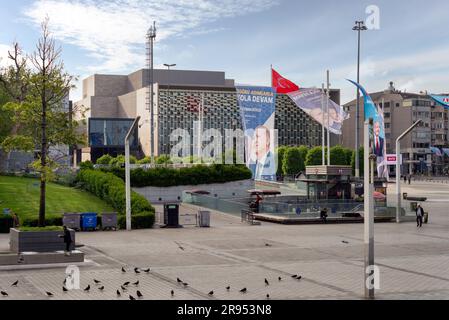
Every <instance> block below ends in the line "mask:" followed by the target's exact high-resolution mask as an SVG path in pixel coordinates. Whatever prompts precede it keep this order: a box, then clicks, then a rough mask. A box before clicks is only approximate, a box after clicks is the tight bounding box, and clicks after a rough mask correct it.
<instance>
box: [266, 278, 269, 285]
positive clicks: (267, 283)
mask: <svg viewBox="0 0 449 320" xmlns="http://www.w3.org/2000/svg"><path fill="white" fill-rule="evenodd" d="M265 285H266V286H269V285H270V283H269V282H268V280H267V278H265Z"/></svg>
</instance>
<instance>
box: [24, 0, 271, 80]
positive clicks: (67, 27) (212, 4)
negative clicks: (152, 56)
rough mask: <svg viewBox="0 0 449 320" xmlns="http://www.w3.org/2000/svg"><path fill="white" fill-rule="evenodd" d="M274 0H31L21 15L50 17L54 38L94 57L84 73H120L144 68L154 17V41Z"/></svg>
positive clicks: (260, 7) (261, 7) (254, 9)
mask: <svg viewBox="0 0 449 320" xmlns="http://www.w3.org/2000/svg"><path fill="white" fill-rule="evenodd" d="M278 1H279V0H221V1H220V0H195V1H189V0H158V1H152V2H149V1H140V0H112V1H104V0H102V1H93V0H67V1H62V0H36V1H34V3H33V4H32V5H31V6H30V7H29V8H27V9H25V11H24V14H25V16H26V17H27V18H28V19H30V20H31V21H32V23H33V24H36V25H38V24H40V23H41V21H42V20H43V19H44V18H45V17H46V16H49V17H50V28H51V31H52V32H53V34H54V36H55V37H56V39H58V40H61V41H63V42H65V43H68V44H71V45H75V46H78V47H80V48H82V49H84V50H86V51H87V52H88V54H89V56H90V57H91V58H93V59H94V60H95V61H94V62H92V63H91V64H90V65H88V66H87V67H86V68H85V69H84V70H83V71H87V72H89V73H92V72H120V71H124V70H127V69H129V68H130V67H133V68H135V67H136V66H143V65H144V62H145V58H144V49H143V48H144V41H145V34H146V31H147V29H148V27H149V26H150V25H151V24H152V21H153V20H156V21H157V27H158V34H157V41H163V40H164V39H167V38H168V37H172V36H179V37H183V36H185V34H186V32H191V33H192V34H195V32H196V34H201V33H206V32H214V31H221V30H222V29H220V28H217V29H216V30H213V29H211V30H207V29H205V28H204V25H205V24H207V23H211V22H214V21H217V20H218V19H221V18H227V17H234V16H240V15H245V14H250V13H253V12H260V11H263V10H266V9H268V8H271V7H272V6H274V5H276V4H277V3H278Z"/></svg>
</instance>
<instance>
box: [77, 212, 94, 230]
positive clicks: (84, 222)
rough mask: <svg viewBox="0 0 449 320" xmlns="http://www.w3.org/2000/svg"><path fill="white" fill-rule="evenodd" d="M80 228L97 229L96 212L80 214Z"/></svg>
mask: <svg viewBox="0 0 449 320" xmlns="http://www.w3.org/2000/svg"><path fill="white" fill-rule="evenodd" d="M81 228H82V229H83V231H86V230H95V229H97V214H96V213H93V212H87V213H83V214H81Z"/></svg>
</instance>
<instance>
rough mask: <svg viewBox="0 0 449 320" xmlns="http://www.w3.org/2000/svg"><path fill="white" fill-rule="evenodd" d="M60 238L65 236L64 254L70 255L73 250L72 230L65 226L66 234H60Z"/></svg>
mask: <svg viewBox="0 0 449 320" xmlns="http://www.w3.org/2000/svg"><path fill="white" fill-rule="evenodd" d="M59 237H60V238H64V243H65V250H64V255H66V256H70V254H71V252H72V250H71V248H70V247H71V246H72V242H73V241H72V235H71V234H70V230H69V229H68V228H67V227H66V226H64V234H63V235H60V236H59Z"/></svg>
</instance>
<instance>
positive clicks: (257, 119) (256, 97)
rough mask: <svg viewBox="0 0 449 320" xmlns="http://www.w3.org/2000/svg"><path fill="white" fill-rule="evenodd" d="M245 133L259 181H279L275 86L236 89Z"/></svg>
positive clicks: (248, 161) (250, 165) (249, 159)
mask: <svg viewBox="0 0 449 320" xmlns="http://www.w3.org/2000/svg"><path fill="white" fill-rule="evenodd" d="M236 89H237V101H238V105H239V108H240V114H241V117H242V123H243V130H244V132H245V151H246V165H247V166H248V168H249V169H250V170H251V172H252V173H253V178H254V179H255V180H267V181H276V169H277V159H276V153H275V150H276V147H277V136H276V131H275V130H274V120H275V109H276V92H275V90H274V89H273V88H271V87H254V86H236Z"/></svg>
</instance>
